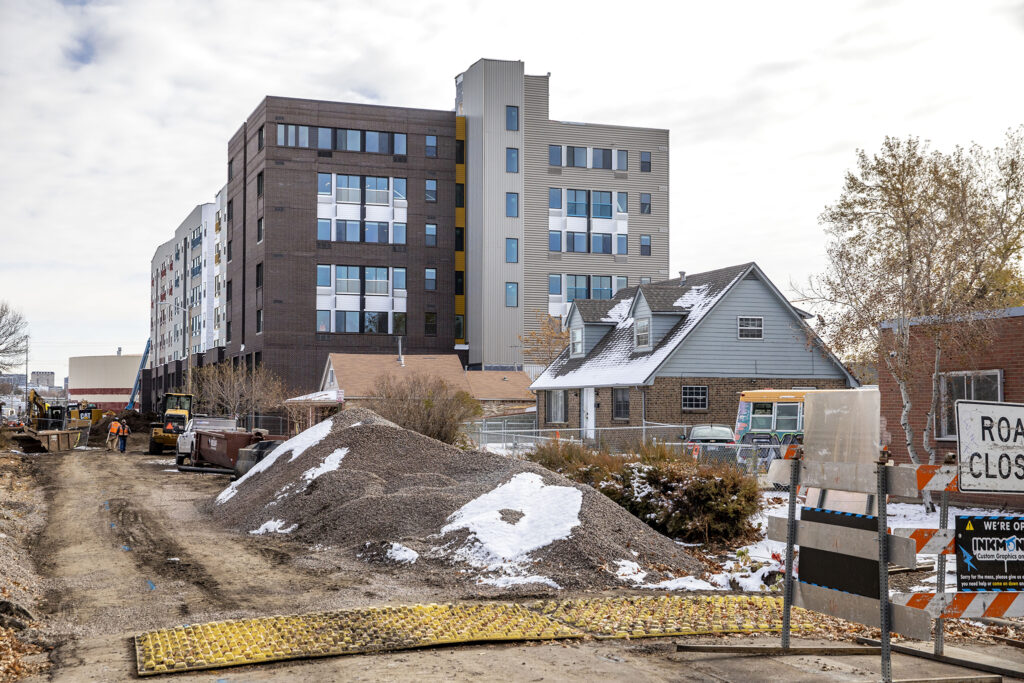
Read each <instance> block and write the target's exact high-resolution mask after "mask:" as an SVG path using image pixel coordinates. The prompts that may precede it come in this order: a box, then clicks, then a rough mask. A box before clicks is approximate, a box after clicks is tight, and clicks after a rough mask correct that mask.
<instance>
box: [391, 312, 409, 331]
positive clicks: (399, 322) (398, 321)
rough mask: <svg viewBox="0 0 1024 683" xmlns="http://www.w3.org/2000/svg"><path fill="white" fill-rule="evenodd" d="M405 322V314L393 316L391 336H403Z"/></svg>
mask: <svg viewBox="0 0 1024 683" xmlns="http://www.w3.org/2000/svg"><path fill="white" fill-rule="evenodd" d="M406 320H407V318H406V315H405V313H395V314H394V323H393V324H394V331H393V332H392V334H398V335H403V334H405V321H406Z"/></svg>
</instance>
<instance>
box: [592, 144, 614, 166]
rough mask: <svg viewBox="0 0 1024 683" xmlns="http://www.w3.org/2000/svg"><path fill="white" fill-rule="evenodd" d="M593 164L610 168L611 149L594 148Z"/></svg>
mask: <svg viewBox="0 0 1024 683" xmlns="http://www.w3.org/2000/svg"><path fill="white" fill-rule="evenodd" d="M593 166H594V168H609V169H610V168H611V167H612V151H611V150H610V149H599V148H597V147H595V148H594V155H593Z"/></svg>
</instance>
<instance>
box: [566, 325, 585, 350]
mask: <svg viewBox="0 0 1024 683" xmlns="http://www.w3.org/2000/svg"><path fill="white" fill-rule="evenodd" d="M569 355H570V356H582V355H583V328H581V327H574V328H572V329H571V330H569Z"/></svg>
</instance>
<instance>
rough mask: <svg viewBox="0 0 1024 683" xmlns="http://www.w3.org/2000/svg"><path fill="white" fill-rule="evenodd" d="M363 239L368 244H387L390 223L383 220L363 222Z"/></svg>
mask: <svg viewBox="0 0 1024 683" xmlns="http://www.w3.org/2000/svg"><path fill="white" fill-rule="evenodd" d="M353 222H355V221H353ZM363 241H364V242H366V243H368V244H387V243H388V224H387V223H385V222H383V221H366V223H364V224H363Z"/></svg>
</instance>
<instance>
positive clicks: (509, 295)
mask: <svg viewBox="0 0 1024 683" xmlns="http://www.w3.org/2000/svg"><path fill="white" fill-rule="evenodd" d="M518 305H519V283H518V282H506V283H505V306H507V307H508V308H515V307H516V306H518Z"/></svg>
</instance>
